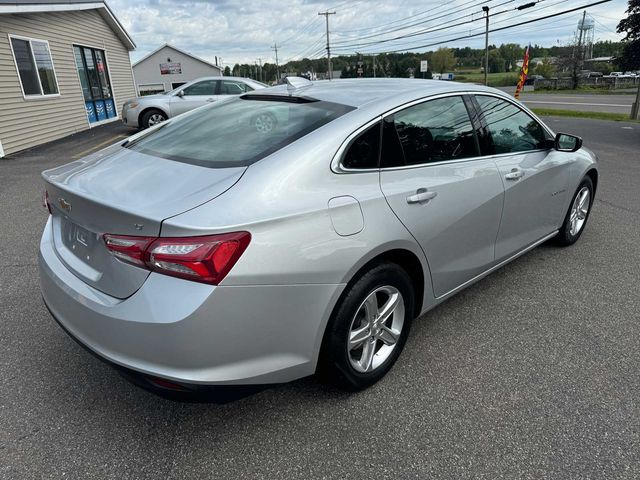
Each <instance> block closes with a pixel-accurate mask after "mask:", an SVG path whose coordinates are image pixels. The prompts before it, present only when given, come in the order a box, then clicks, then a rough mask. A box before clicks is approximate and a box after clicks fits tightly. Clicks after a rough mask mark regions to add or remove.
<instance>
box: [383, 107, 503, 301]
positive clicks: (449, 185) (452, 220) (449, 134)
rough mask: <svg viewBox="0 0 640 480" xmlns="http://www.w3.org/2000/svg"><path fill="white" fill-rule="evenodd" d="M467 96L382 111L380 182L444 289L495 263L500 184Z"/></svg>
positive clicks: (438, 292) (439, 292) (439, 289)
mask: <svg viewBox="0 0 640 480" xmlns="http://www.w3.org/2000/svg"><path fill="white" fill-rule="evenodd" d="M467 104H468V102H465V101H464V100H463V97H461V96H459V95H455V96H449V97H444V98H438V99H433V100H428V101H425V102H423V103H419V104H417V105H413V106H410V107H408V108H405V109H403V110H401V111H399V112H396V113H395V114H393V115H390V116H387V117H386V118H385V119H384V122H383V123H384V125H383V133H382V149H381V150H382V153H381V170H380V186H381V188H382V192H383V193H384V195H385V197H386V198H387V201H388V202H389V206H390V207H391V208H392V209H393V211H394V212H395V214H396V215H397V216H398V218H399V219H400V221H401V222H402V223H403V224H404V225H405V226H406V227H407V229H408V230H409V231H410V232H411V233H412V234H413V236H414V237H415V239H416V240H417V241H418V242H419V243H420V246H421V247H422V249H423V251H424V252H425V254H426V256H427V260H428V262H429V268H430V270H431V279H432V281H433V291H434V294H435V296H436V297H441V296H443V295H446V294H447V293H449V292H451V291H452V290H454V289H455V288H457V287H459V286H460V285H462V284H464V283H465V282H467V281H469V280H471V279H472V278H473V277H475V276H477V275H479V274H480V273H482V272H484V271H485V270H487V269H488V268H490V267H491V266H492V265H493V262H494V247H495V241H496V234H497V233H498V227H499V225H500V215H501V213H502V203H503V195H504V189H503V186H502V182H501V180H500V175H499V174H498V169H497V168H496V165H495V163H494V161H493V159H492V158H486V157H485V158H482V157H481V156H480V152H479V145H478V138H477V133H476V132H477V129H476V127H474V125H473V124H472V121H471V119H470V116H469V112H468V110H469V107H468V106H467Z"/></svg>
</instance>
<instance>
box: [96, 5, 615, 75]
mask: <svg viewBox="0 0 640 480" xmlns="http://www.w3.org/2000/svg"><path fill="white" fill-rule="evenodd" d="M107 1H108V3H109V6H110V7H111V8H112V9H113V11H114V12H115V14H116V16H117V17H118V18H119V19H120V21H121V22H122V23H123V24H124V26H125V28H126V29H127V31H128V32H129V33H130V35H131V36H132V37H133V40H134V41H135V42H136V44H137V46H138V48H137V50H136V51H135V52H133V53H132V59H133V60H134V61H135V60H137V59H139V58H141V57H142V56H144V55H146V54H147V53H149V52H151V51H152V50H155V49H156V48H158V47H159V46H160V45H162V44H164V43H170V44H172V45H175V46H177V47H179V48H181V49H183V50H186V51H188V52H190V53H193V54H194V55H197V56H199V57H202V58H205V59H207V60H210V61H214V57H215V56H216V55H217V56H218V57H222V61H223V62H224V64H225V65H231V66H233V64H234V63H254V62H257V61H258V58H261V59H262V62H271V63H273V62H274V60H275V56H274V51H273V50H272V49H271V48H270V47H271V46H273V45H274V43H275V42H277V43H278V45H280V48H279V51H278V56H279V60H280V63H284V62H286V61H287V60H291V59H297V58H302V57H303V56H306V57H314V56H315V57H319V56H322V55H324V54H325V53H326V51H325V50H323V48H324V45H325V23H324V17H321V16H318V12H319V11H326V10H327V9H330V10H331V11H335V12H336V14H335V15H331V16H330V30H331V43H332V50H333V53H334V54H336V55H337V54H339V53H353V52H354V51H356V50H357V51H359V52H371V53H377V52H384V51H391V50H406V49H407V48H408V47H420V46H425V45H431V44H434V43H437V42H444V43H442V46H449V47H461V46H470V47H472V48H481V47H482V46H483V44H484V37H483V36H476V37H472V38H466V39H461V40H455V41H453V40H451V39H453V38H456V37H461V36H466V35H469V34H473V33H478V32H483V31H484V20H482V10H481V6H482V5H488V6H489V7H490V11H491V13H492V14H494V13H495V16H494V17H492V18H491V24H492V27H493V28H499V27H503V26H506V25H509V24H513V23H516V22H521V21H525V20H528V19H531V18H536V17H541V16H546V15H550V14H553V13H556V12H560V11H563V10H568V9H571V8H575V7H579V6H582V5H587V4H589V3H592V2H594V1H595V0H537V1H538V3H537V4H536V5H535V6H534V7H532V8H528V9H526V10H522V11H517V10H514V9H515V8H516V7H517V6H518V5H523V4H526V3H529V2H531V1H532V0H472V1H469V0H449V1H442V0H437V1H436V0H351V1H341V0H333V1H322V0H285V1H282V0H241V1H237V0H190V1H176V0H136V1H135V2H134V1H131V0H107ZM533 1H535V0H533ZM626 7H627V0H613V1H611V2H608V3H604V4H601V5H598V6H595V7H590V8H588V9H587V12H588V13H589V14H590V15H591V16H592V18H593V19H594V23H595V38H596V40H619V39H620V35H618V34H616V33H615V30H616V26H617V24H618V22H619V21H620V19H621V18H622V16H623V15H624V11H625V10H626ZM581 16H582V11H579V12H573V13H569V14H567V15H562V16H558V17H554V18H550V19H548V20H544V21H541V22H536V23H532V24H528V25H524V26H521V27H516V28H513V29H509V30H505V31H500V32H495V33H492V34H491V36H490V43H495V44H500V43H503V42H504V43H507V42H513V43H520V44H526V43H529V42H531V43H532V44H535V43H537V44H539V45H543V46H552V45H557V44H559V43H560V44H566V43H567V42H568V41H570V39H571V38H572V37H573V35H574V32H575V30H576V26H577V23H578V20H579V19H580V18H581ZM455 24H460V25H457V26H454V25H455ZM406 35H411V36H409V37H405V38H401V39H397V40H393V41H386V42H383V43H379V42H380V41H381V40H389V39H391V38H394V37H398V36H406ZM438 46H439V45H433V46H426V47H423V48H417V49H416V50H419V51H424V50H435V49H437V48H438ZM334 47H335V48H334Z"/></svg>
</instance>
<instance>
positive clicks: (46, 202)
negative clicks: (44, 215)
mask: <svg viewBox="0 0 640 480" xmlns="http://www.w3.org/2000/svg"><path fill="white" fill-rule="evenodd" d="M42 206H43V207H44V208H46V209H47V210H48V211H49V214H51V213H52V212H51V204H50V203H49V192H47V191H46V190H45V191H44V192H42Z"/></svg>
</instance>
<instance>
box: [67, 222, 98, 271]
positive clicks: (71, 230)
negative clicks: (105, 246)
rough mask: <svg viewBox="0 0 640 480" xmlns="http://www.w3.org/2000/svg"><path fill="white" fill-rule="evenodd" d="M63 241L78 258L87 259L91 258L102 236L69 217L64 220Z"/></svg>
mask: <svg viewBox="0 0 640 480" xmlns="http://www.w3.org/2000/svg"><path fill="white" fill-rule="evenodd" d="M61 233H62V242H63V243H64V245H65V246H66V247H67V248H68V249H69V251H71V253H73V254H74V255H75V256H77V257H78V258H80V259H82V260H84V261H87V260H90V259H91V255H92V254H93V253H94V251H95V248H96V245H97V244H98V242H99V241H100V236H99V235H98V234H96V233H93V232H90V231H89V230H87V229H86V228H83V227H81V226H80V225H76V224H75V223H73V222H72V221H70V220H69V219H67V218H65V219H63V220H62V231H61Z"/></svg>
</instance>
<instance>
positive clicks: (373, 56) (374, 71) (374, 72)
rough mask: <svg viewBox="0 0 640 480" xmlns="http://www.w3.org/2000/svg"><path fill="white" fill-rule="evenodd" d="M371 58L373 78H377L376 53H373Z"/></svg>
mask: <svg viewBox="0 0 640 480" xmlns="http://www.w3.org/2000/svg"><path fill="white" fill-rule="evenodd" d="M371 58H373V78H376V55H375V54H373V55H371Z"/></svg>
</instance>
